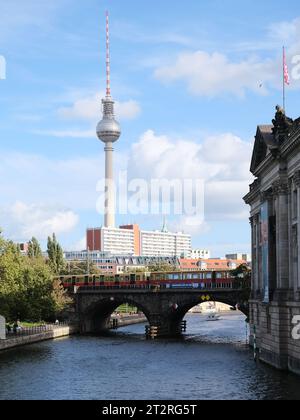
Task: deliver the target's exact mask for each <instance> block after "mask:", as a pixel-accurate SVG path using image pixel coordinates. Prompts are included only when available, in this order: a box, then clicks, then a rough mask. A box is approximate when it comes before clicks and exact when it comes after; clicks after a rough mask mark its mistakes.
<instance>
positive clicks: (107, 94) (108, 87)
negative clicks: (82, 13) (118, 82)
mask: <svg viewBox="0 0 300 420" xmlns="http://www.w3.org/2000/svg"><path fill="white" fill-rule="evenodd" d="M106 96H111V91H110V38H109V12H108V11H106Z"/></svg>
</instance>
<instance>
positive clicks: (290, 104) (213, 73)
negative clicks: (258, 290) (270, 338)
mask: <svg viewBox="0 0 300 420" xmlns="http://www.w3.org/2000/svg"><path fill="white" fill-rule="evenodd" d="M107 9H108V10H109V12H110V26H111V60H112V76H111V79H112V94H113V97H114V99H115V100H116V101H117V102H118V103H117V118H118V119H119V120H120V122H121V126H122V137H121V139H120V140H119V142H118V143H117V145H116V153H115V168H116V173H118V170H119V169H120V168H122V169H125V168H126V167H127V166H128V172H129V175H130V177H131V178H135V177H138V176H144V177H145V178H146V179H147V180H148V179H150V178H151V177H153V176H156V177H164V178H169V179H173V178H174V177H179V178H180V177H193V178H194V177H201V178H203V179H204V181H205V188H206V190H205V191H206V193H205V222H204V223H203V225H202V226H200V227H199V226H198V227H197V228H195V229H191V228H190V227H187V226H186V220H185V218H184V217H174V216H172V215H170V216H169V217H168V219H169V226H170V229H176V230H177V229H180V230H181V229H184V230H186V231H189V230H190V231H191V233H192V234H193V244H194V246H195V247H196V246H197V247H198V246H199V247H208V248H210V249H211V250H212V254H213V255H214V256H218V255H219V256H222V255H224V254H225V253H226V252H228V253H229V252H233V251H249V249H250V232H249V221H248V208H247V206H245V205H244V204H243V202H242V196H243V195H245V194H246V193H247V190H248V185H249V183H250V182H251V176H250V174H249V166H250V162H249V161H250V158H251V151H252V142H253V136H254V134H255V131H256V126H257V124H261V123H270V122H271V120H272V117H273V115H274V109H275V105H276V104H277V103H281V77H282V76H281V49H282V45H283V44H285V45H286V48H287V60H288V64H289V68H290V73H291V74H292V71H293V64H292V60H293V57H295V56H296V55H297V54H300V41H299V39H300V10H299V5H298V2H296V1H291V0H288V1H286V2H285V4H284V6H283V5H282V3H281V2H274V1H264V2H263V3H262V2H259V1H243V2H238V1H233V0H227V1H219V0H218V1H217V0H210V1H196V0H187V1H185V2H182V1H177V0H175V1H174V0H172V1H171V0H164V1H155V0H153V1H152V2H146V1H143V2H141V1H135V0H126V1H124V0H110V1H108V0H107V1H99V0H98V1H96V0H87V1H86V2H82V1H79V0H77V1H75V0H52V1H51V4H45V3H44V2H40V1H37V0H27V1H26V2H23V1H21V0H11V1H9V2H7V1H5V0H0V13H1V16H2V23H1V26H0V55H2V56H4V57H5V59H6V64H7V68H6V79H5V80H0V153H1V161H0V162H1V164H0V174H1V179H2V182H1V186H0V193H1V195H0V197H1V198H0V226H2V228H3V229H4V234H5V235H6V236H9V237H12V238H13V239H15V240H20V241H22V240H27V239H29V237H30V236H32V235H35V236H38V237H39V239H40V240H42V241H43V240H44V239H45V237H46V236H47V235H48V234H49V233H50V232H51V231H52V230H56V231H57V234H58V237H59V239H60V240H61V242H62V243H63V245H64V246H65V247H66V248H80V247H82V244H83V238H84V234H85V229H86V227H87V226H99V225H101V223H102V216H101V215H99V214H98V213H97V211H96V201H97V199H98V196H99V194H98V193H97V191H96V184H97V180H98V179H99V178H102V177H103V169H104V168H103V145H102V144H101V143H99V141H97V139H96V137H95V135H94V132H95V125H96V123H97V121H98V120H99V119H100V118H101V115H100V97H101V95H102V94H103V92H104V88H105V67H104V63H105V39H104V37H105V10H107ZM299 89H300V82H299V80H296V79H293V77H292V80H291V86H290V87H288V88H287V113H288V114H289V115H290V116H291V117H292V118H297V117H299V114H300V111H299ZM153 150H155V152H156V153H153ZM162 219H163V216H162V215H161V216H156V217H154V216H150V215H148V216H132V215H128V216H121V215H120V216H118V221H119V223H126V222H133V221H135V222H138V223H140V224H141V226H142V227H144V228H147V229H148V228H149V229H157V228H158V227H160V226H161V224H162Z"/></svg>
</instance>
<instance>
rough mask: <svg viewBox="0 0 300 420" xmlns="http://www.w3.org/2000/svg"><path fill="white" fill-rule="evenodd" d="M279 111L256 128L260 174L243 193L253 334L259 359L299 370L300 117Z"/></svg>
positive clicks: (255, 170) (255, 161)
mask: <svg viewBox="0 0 300 420" xmlns="http://www.w3.org/2000/svg"><path fill="white" fill-rule="evenodd" d="M276 110H277V112H276V115H275V119H274V120H273V124H272V125H263V126H259V127H258V129H257V133H256V137H255V145H254V151H253V156H252V162H251V172H252V174H253V175H254V176H255V178H256V179H255V181H254V183H253V184H252V185H251V186H250V192H249V193H248V194H247V195H246V197H245V198H244V200H245V202H246V203H247V204H249V205H250V206H251V219H250V220H251V227H252V295H251V300H250V325H251V339H252V340H254V338H255V339H256V343H257V346H258V348H259V358H260V359H261V360H263V361H265V362H267V363H269V364H271V365H273V366H276V367H277V368H280V369H285V370H291V371H293V372H296V373H298V374H300V340H299V339H297V337H296V335H295V326H296V325H295V320H296V319H297V318H296V317H297V316H299V315H300V257H299V250H300V234H299V226H300V118H299V119H297V120H295V121H293V120H291V119H290V118H288V117H286V115H285V113H284V111H283V110H282V109H281V108H280V107H277V108H276Z"/></svg>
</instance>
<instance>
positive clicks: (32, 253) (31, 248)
mask: <svg viewBox="0 0 300 420" xmlns="http://www.w3.org/2000/svg"><path fill="white" fill-rule="evenodd" d="M27 255H28V257H29V258H39V257H41V256H42V250H41V247H40V244H39V242H38V240H37V239H36V238H32V239H31V241H29V245H28V252H27Z"/></svg>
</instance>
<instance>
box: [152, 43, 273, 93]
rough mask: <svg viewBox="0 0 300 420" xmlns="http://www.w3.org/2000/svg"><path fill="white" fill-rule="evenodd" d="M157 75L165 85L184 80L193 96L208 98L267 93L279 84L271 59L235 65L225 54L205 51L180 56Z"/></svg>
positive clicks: (254, 60)
mask: <svg viewBox="0 0 300 420" xmlns="http://www.w3.org/2000/svg"><path fill="white" fill-rule="evenodd" d="M154 74H155V77H156V78H157V79H158V80H160V81H162V82H163V83H166V84H169V83H172V82H175V81H183V82H185V83H186V84H187V87H188V90H189V92H190V93H191V94H193V95H201V96H208V97H214V96H217V95H223V94H228V93H229V94H233V95H236V96H244V95H245V93H246V92H247V91H249V90H250V91H253V92H256V93H258V94H266V93H267V87H268V86H270V85H274V84H275V83H276V82H277V76H276V72H274V61H272V60H264V61H260V60H259V59H257V58H254V57H251V58H249V59H246V60H243V61H236V62H234V61H230V59H229V58H228V57H227V56H225V55H224V54H221V53H218V52H216V53H213V54H209V53H207V52H205V51H196V52H185V53H181V54H179V55H178V57H177V59H176V60H175V62H174V63H173V64H171V65H168V66H163V67H159V68H157V69H156V70H155V73H154ZM262 83H263V86H261V84H262Z"/></svg>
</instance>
